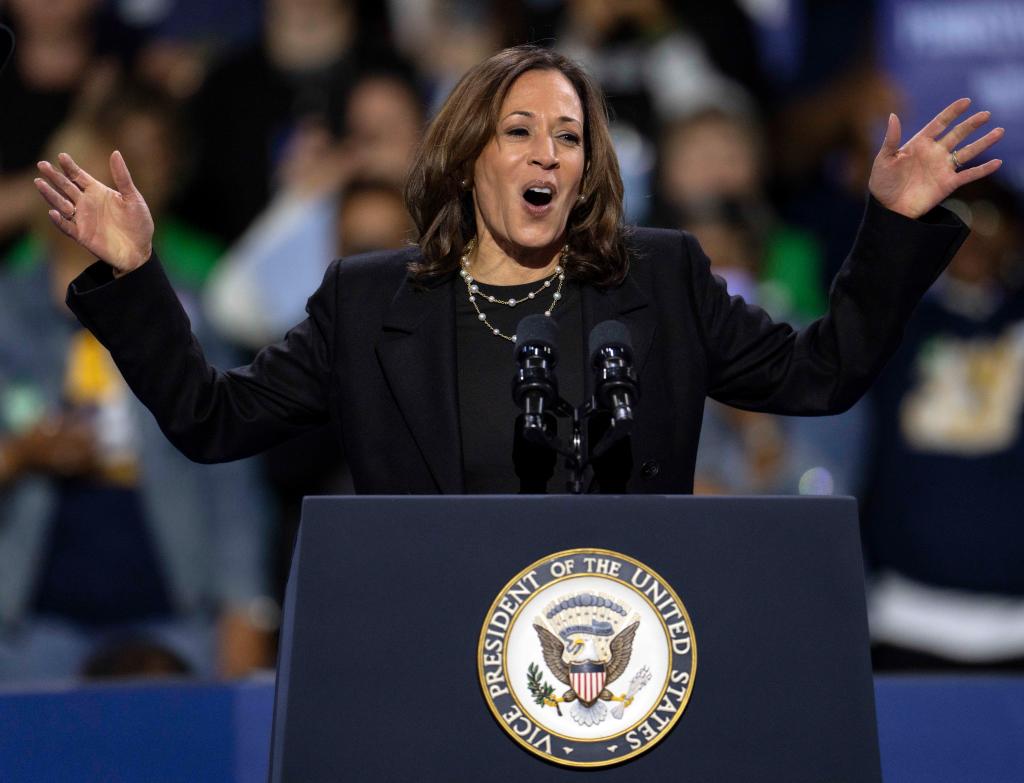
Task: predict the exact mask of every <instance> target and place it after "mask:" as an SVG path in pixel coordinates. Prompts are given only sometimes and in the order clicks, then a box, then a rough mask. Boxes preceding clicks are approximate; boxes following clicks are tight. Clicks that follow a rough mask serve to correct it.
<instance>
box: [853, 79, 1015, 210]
mask: <svg viewBox="0 0 1024 783" xmlns="http://www.w3.org/2000/svg"><path fill="white" fill-rule="evenodd" d="M970 105H971V99H970V98H961V99H960V100H958V101H953V103H951V104H949V106H947V107H946V108H945V109H943V110H942V111H941V112H939V114H938V115H937V116H936V117H935V119H933V120H932V121H931V122H929V123H928V124H927V125H925V126H924V127H923V128H922V129H921V130H920V131H918V132H917V134H916V135H915V136H913V137H912V138H911V139H910V140H909V141H908V142H907V143H906V144H904V145H903V146H902V147H901V146H900V121H899V118H898V117H897V116H896V115H895V114H890V115H889V127H888V128H887V129H886V131H885V141H883V142H882V149H881V150H879V152H878V155H877V156H876V157H875V162H874V164H873V165H872V166H871V177H870V178H869V180H868V190H870V191H871V195H872V196H874V197H875V198H876V199H878V201H879V202H880V203H881V204H882V205H883V206H884V207H886V208H888V209H891V210H892V211H893V212H899V213H900V214H901V215H906V216H907V217H910V218H919V217H921V215H923V214H925V213H926V212H928V211H929V210H931V209H932V208H934V207H935V206H937V205H938V204H940V203H941V202H942V201H943V200H944V199H945V198H946V197H948V196H949V194H950V193H952V192H953V191H954V190H956V189H957V188H958V187H960V186H961V185H966V184H967V183H968V182H973V181H974V180H976V179H981V178H982V177H985V176H988V175H989V174H991V173H992V172H993V171H995V170H996V169H998V168H999V167H1000V166H1001V165H1002V163H1003V162H1002V161H1001V160H998V159H995V160H990V161H988V162H986V163H983V164H981V165H980V166H974V167H973V168H958V166H957V162H959V165H960V166H961V167H962V166H966V165H967V163H968V162H969V161H971V160H973V159H974V158H976V157H977V156H978V155H980V154H981V153H982V152H984V151H985V150H987V149H988V148H989V147H991V146H992V145H993V144H995V143H996V142H997V141H999V139H1001V138H1002V137H1003V129H1002V128H995V129H993V130H991V131H989V132H988V133H986V134H985V135H984V136H982V137H981V138H980V139H978V140H977V141H975V142H972V143H971V144H967V145H965V146H963V147H960V148H959V149H957V145H958V144H959V143H960V142H962V141H963V140H964V139H966V138H967V137H968V136H969V135H971V133H973V132H974V131H975V130H977V129H978V128H980V127H981V126H982V125H984V124H985V123H986V122H988V120H989V117H990V114H989V112H987V111H980V112H978V113H977V114H974V115H972V116H970V117H968V118H967V119H966V120H964V121H963V122H961V123H959V124H958V125H956V127H954V128H953V129H952V130H951V131H950V132H949V133H947V134H946V135H945V136H942V133H943V132H944V131H945V130H946V128H947V127H949V124H950V123H951V122H953V120H955V119H956V118H957V117H959V116H960V115H961V114H963V113H964V112H965V111H967V107H968V106H970ZM940 136H942V137H941V138H939V137H940ZM954 151H955V152H956V157H955V158H954V155H953V153H954Z"/></svg>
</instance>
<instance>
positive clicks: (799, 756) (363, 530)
mask: <svg viewBox="0 0 1024 783" xmlns="http://www.w3.org/2000/svg"><path fill="white" fill-rule="evenodd" d="M578 548H585V549H589V548H592V549H603V550H611V551H614V552H618V553H622V554H624V555H626V556H628V557H630V558H635V559H636V560H637V561H640V562H642V563H644V564H647V565H648V566H649V567H650V568H651V569H653V570H655V571H657V573H658V574H659V575H660V576H661V577H663V578H664V580H665V582H667V583H669V584H670V585H671V586H672V587H673V588H674V590H675V591H676V592H677V593H678V596H679V598H680V599H681V600H682V602H683V603H684V604H685V607H686V610H687V611H688V614H689V618H690V620H691V623H692V631H693V638H694V640H695V644H696V649H697V664H696V672H695V676H694V679H693V682H692V687H691V689H690V698H689V702H688V703H687V705H686V708H685V711H684V712H683V713H682V715H681V717H679V719H678V721H677V722H676V723H675V725H674V726H673V727H672V728H671V729H670V730H669V731H668V732H667V734H666V735H665V736H664V738H663V739H662V741H660V742H659V743H658V744H657V745H656V746H655V747H652V748H651V749H650V750H649V751H647V752H644V753H642V754H641V755H638V756H636V757H635V758H631V759H630V760H627V761H624V762H622V763H621V764H616V765H613V766H605V767H599V768H594V769H587V770H580V769H574V768H570V767H564V766H559V765H557V764H554V763H551V762H548V761H545V760H544V759H542V758H539V757H537V756H536V755H534V754H532V753H530V752H528V751H527V750H525V749H524V748H523V747H521V746H520V745H519V744H517V743H516V742H514V741H513V740H512V739H511V738H510V736H509V734H508V733H507V732H506V730H505V729H504V728H503V727H502V726H501V725H499V720H498V719H497V718H496V717H495V715H494V714H492V712H491V710H490V709H489V707H488V704H487V701H486V700H485V698H484V694H483V691H482V689H481V684H480V680H479V678H478V673H477V651H478V642H479V640H480V636H481V629H482V627H483V625H484V622H485V619H486V617H487V615H488V611H489V608H490V607H491V606H492V602H494V601H495V599H496V597H497V596H498V595H499V593H500V592H501V591H502V589H503V586H504V585H506V583H507V582H508V581H509V579H510V578H512V577H513V576H515V575H516V574H517V573H519V572H521V571H522V569H523V568H524V567H526V566H527V565H529V564H530V563H533V562H534V561H538V560H540V559H542V558H544V557H546V556H547V555H549V554H551V553H553V552H559V551H563V550H573V549H578ZM281 645H282V646H281V655H280V661H279V668H278V681H277V694H276V700H275V709H274V730H273V741H272V751H271V780H273V781H297V780H301V781H304V782H305V783H316V782H317V781H344V780H352V781H401V780H416V781H455V780H478V779H479V780H484V779H486V780H488V781H521V780H530V781H555V780H558V781H563V780H570V779H578V777H579V776H580V775H585V776H594V777H598V778H601V779H608V780H616V781H645V783H647V782H649V781H652V780H657V781H661V780H672V781H700V782H701V783H704V782H705V781H706V782H709V783H710V782H712V781H713V782H714V783H728V782H729V781H744V782H747V781H752V780H757V781H780V783H782V782H783V781H784V782H785V783H801V781H807V782H808V783H811V782H812V781H813V782H814V783H821V782H822V781H851V782H852V781H857V782H859V781H880V779H881V778H880V771H879V770H880V762H879V753H878V739H877V731H876V726H875V708H874V696H873V690H872V679H871V668H870V658H869V653H868V638H867V622H866V612H865V603H864V585H863V571H862V562H861V549H860V539H859V536H858V529H857V519H856V507H855V503H854V501H853V500H852V499H844V498H838V499H837V498H693V497H684V496H673V497H651V496H584V497H570V496H508V497H472V496H471V497H430V498H424V497H397V498H392V497H350V498H310V499H307V501H306V503H305V506H304V510H303V521H302V527H301V530H300V533H299V537H298V540H297V543H296V547H295V552H294V556H293V561H292V571H291V576H290V580H289V584H288V591H287V596H286V601H285V618H284V626H283V630H282V639H281Z"/></svg>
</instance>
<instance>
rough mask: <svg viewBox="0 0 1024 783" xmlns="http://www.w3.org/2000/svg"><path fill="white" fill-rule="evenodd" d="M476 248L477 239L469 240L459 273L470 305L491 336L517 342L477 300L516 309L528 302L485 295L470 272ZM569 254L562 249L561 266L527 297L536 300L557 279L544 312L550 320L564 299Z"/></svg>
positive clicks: (566, 247) (565, 247) (567, 250)
mask: <svg viewBox="0 0 1024 783" xmlns="http://www.w3.org/2000/svg"><path fill="white" fill-rule="evenodd" d="M475 247H476V237H473V238H472V239H471V240H469V244H467V245H466V249H465V250H463V251H462V259H461V263H462V269H461V270H460V271H459V275H460V276H461V277H462V279H463V280H464V281H465V282H466V294H467V295H468V296H469V303H470V304H471V305H473V309H474V310H476V317H477V318H478V319H479V320H480V321H481V322H482V323H483V325H484V326H485V327H487V328H488V329H490V330H491V334H493V335H495V336H497V337H500V338H502V339H503V340H508V341H509V342H511V343H514V342H515V341H516V336H515V335H514V334H512V335H509V334H505V333H503V332H502V331H501V330H500V329H498V327H496V326H495V325H494V324H492V323H491V322H490V321H489V320H488V318H487V314H486V313H484V312H483V311H482V310H481V309H480V305H479V304H477V299H478V298H479V297H482V298H484V299H486V300H487V301H488V302H490V303H492V304H500V305H504V306H505V307H515V306H516V305H517V304H521V303H522V302H524V301H526V300H525V299H511V298H510V299H499V298H498V297H496V296H492V295H490V294H485V293H483V292H481V291H480V286H478V285H477V283H476V281H475V280H474V279H473V275H471V274H470V272H469V254H470V253H472V252H473V249H474V248H475ZM568 252H569V246H568V245H565V246H564V247H563V248H562V252H561V256H560V258H559V264H558V265H557V266H556V267H555V271H554V272H552V273H551V276H550V277H549V278H547V279H546V280H545V281H544V282H543V283H541V285H540V286H539V287H538V288H537V290H536V291H531V292H530V293H528V294H527V295H526V299H536V298H537V295H538V294H540V293H543V291H544V289H545V288H551V284H552V283H554V282H555V280H556V278H557V281H558V285H557V286H555V291H554V293H553V294H551V306H550V307H548V308H547V309H546V310H545V311H544V315H546V316H548V317H549V318H550V317H551V311H552V310H554V309H555V305H557V304H558V302H559V300H560V299H561V298H562V285H563V284H564V283H565V267H564V264H565V256H566V254H567V253H568Z"/></svg>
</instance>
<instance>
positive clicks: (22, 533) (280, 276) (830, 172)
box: [0, 0, 1024, 684]
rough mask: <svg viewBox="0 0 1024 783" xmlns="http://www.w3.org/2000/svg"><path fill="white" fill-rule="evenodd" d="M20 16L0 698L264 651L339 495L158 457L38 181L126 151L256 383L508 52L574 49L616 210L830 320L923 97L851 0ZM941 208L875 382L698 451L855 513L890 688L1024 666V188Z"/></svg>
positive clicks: (12, 117)
mask: <svg viewBox="0 0 1024 783" xmlns="http://www.w3.org/2000/svg"><path fill="white" fill-rule="evenodd" d="M0 21H2V22H3V23H5V24H7V25H8V26H9V27H11V28H12V29H13V30H14V31H15V32H16V34H17V37H18V46H17V50H16V52H15V55H14V58H13V60H12V61H11V63H10V65H9V66H8V68H7V70H6V71H5V72H4V73H3V75H2V76H0V113H2V114H0V116H2V117H3V122H2V123H0V259H2V260H0V684H3V683H4V682H12V681H27V680H38V679H45V678H59V677H72V676H79V675H84V676H138V675H147V674H159V673H164V674H194V675H198V676H204V677H212V676H222V677H232V676H239V675H243V674H245V673H247V672H249V671H251V670H253V669H255V668H260V667H266V666H272V665H273V661H274V645H275V630H276V627H277V622H278V619H279V604H280V599H281V593H282V590H283V580H284V574H285V572H286V569H287V560H288V557H289V552H290V546H291V542H292V540H293V536H294V534H295V529H296V525H297V520H298V514H299V507H300V503H301V498H302V497H303V496H304V495H307V494H319V493H345V492H349V491H351V482H350V479H349V477H348V474H347V471H346V468H345V458H344V454H343V453H342V452H341V451H340V449H339V447H338V446H337V445H336V443H335V441H334V440H333V438H332V437H331V435H330V434H329V433H327V432H313V433H310V434H309V435H308V436H305V437H303V438H300V439H299V440H297V441H294V442H291V443H288V444H285V445H283V446H281V447H279V448H278V449H276V450H274V451H273V452H271V453H269V454H267V455H265V456H264V457H261V458H258V459H254V460H248V461H245V462H241V463H234V464H231V465H223V466H216V467H207V466H199V465H194V464H192V463H189V462H188V461H187V460H185V459H184V458H183V457H181V456H180V455H178V454H177V453H176V452H175V451H174V450H173V449H172V448H171V447H170V446H169V445H168V444H167V443H166V441H165V440H164V439H163V437H162V435H161V434H160V432H159V431H158V430H157V428H156V426H155V424H154V423H153V421H152V420H151V418H150V417H149V416H148V414H147V413H146V412H145V411H144V410H143V409H141V407H140V406H139V405H138V403H137V402H136V401H135V400H134V398H133V397H132V396H131V394H130V392H129V391H128V390H127V389H126V387H125V385H124V383H123V381H122V380H121V379H120V377H119V375H118V373H117V371H116V369H115V368H114V367H113V366H112V362H111V360H110V358H109V356H108V355H107V354H106V353H105V351H104V350H103V348H102V347H101V346H100V345H99V344H98V343H97V342H96V341H95V340H94V339H93V338H92V337H91V336H90V335H89V334H88V333H87V332H85V331H84V330H83V329H82V328H81V327H80V326H79V325H78V324H77V322H75V321H74V320H73V319H72V317H71V316H70V313H69V312H68V311H67V310H66V308H65V307H64V305H63V298H64V290H65V289H66V286H67V284H68V282H69V281H70V280H71V279H73V278H74V277H75V276H76V275H77V274H78V273H79V272H81V271H82V270H83V269H84V268H85V267H86V266H87V265H89V264H90V263H91V262H92V260H93V259H91V258H89V257H88V256H87V254H84V253H83V251H82V250H81V248H79V247H78V246H77V245H75V244H74V243H73V242H70V241H69V240H67V239H66V238H64V237H63V236H62V235H61V234H59V233H58V232H56V231H55V230H53V229H52V227H51V226H50V224H49V221H48V220H47V216H46V210H45V208H44V206H43V204H42V202H41V201H40V200H39V198H38V195H37V194H36V193H35V192H34V188H33V185H32V179H33V177H34V176H35V168H34V164H35V162H36V161H37V160H39V159H41V158H48V159H50V160H53V159H55V156H56V153H57V152H58V151H67V152H69V153H71V154H72V155H73V157H74V158H75V159H76V161H77V162H78V163H79V164H80V165H82V166H83V167H84V168H86V169H87V170H88V171H90V172H92V173H93V174H94V175H96V176H97V177H98V178H100V179H104V180H107V181H109V172H108V168H107V158H108V156H109V154H110V152H111V150H113V149H119V150H121V152H122V153H123V155H124V157H125V159H126V161H127V163H128V165H129V167H130V168H131V170H132V173H133V176H134V179H135V182H136V184H137V185H138V187H139V189H140V190H141V192H142V193H143V194H144V196H145V198H146V200H147V202H148V204H149V207H150V209H151V210H152V212H153V214H154V217H155V220H156V226H157V233H156V236H155V240H154V245H155V248H156V250H157V252H158V254H159V256H160V258H161V260H162V261H163V263H164V265H165V266H166V268H167V270H168V273H169V275H170V276H171V278H172V280H173V282H174V283H175V284H176V286H177V287H178V289H179V291H180V295H181V298H182V301H183V303H184V304H185V307H186V309H187V311H188V312H189V315H190V317H191V318H192V321H193V325H194V327H195V329H196V331H197V333H198V334H199V335H200V338H201V342H202V344H203V346H204V348H205V349H206V351H207V353H208V355H210V356H211V357H212V358H214V360H215V362H216V363H219V364H220V365H234V364H239V363H243V362H244V361H246V359H247V357H250V356H251V355H252V354H253V353H254V352H255V351H256V350H257V349H258V348H259V347H261V346H262V345H265V344H266V343H268V342H271V341H273V340H276V339H279V338H280V337H281V336H283V334H284V333H285V331H286V330H287V329H288V327H289V326H291V325H293V324H294V323H296V322H298V321H299V320H301V319H302V317H303V315H304V306H305V301H306V297H307V296H308V295H309V294H310V293H311V292H312V291H313V290H314V289H315V288H316V286H317V285H318V283H319V281H320V279H321V277H322V275H323V272H324V270H325V269H326V267H327V264H328V263H329V262H330V261H331V260H332V259H333V258H335V257H339V256H348V255H352V254H355V253H360V252H363V251H366V250H371V249H381V248H395V247H400V246H402V245H404V244H406V243H408V242H409V241H411V240H413V239H415V237H414V236H413V233H412V225H411V221H410V218H409V216H408V214H407V213H406V211H405V206H404V201H403V196H402V188H403V182H404V178H405V174H406V171H407V168H408V166H409V163H410V159H411V156H412V154H413V152H414V150H415V148H416V145H417V143H418V141H419V138H420V135H421V132H422V130H423V128H424V126H425V123H426V122H427V121H428V120H429V118H430V117H431V115H432V113H433V112H434V111H435V110H436V109H437V107H438V106H439V105H440V103H441V101H443V99H444V97H445V96H446V94H447V93H448V91H449V90H450V88H451V87H452V86H453V85H454V83H455V82H456V81H457V79H458V78H459V77H460V76H461V74H462V73H464V72H465V70H466V69H467V68H468V67H470V66H471V65H473V64H475V63H476V62H478V61H480V60H481V59H483V58H485V57H486V56H488V55H489V54H491V53H493V52H494V51H496V50H498V49H500V48H502V47H504V46H507V45H512V44H518V43H524V42H538V43H541V44H543V45H548V46H553V47H556V48H558V49H559V50H561V51H563V52H565V53H566V54H568V55H570V56H572V57H574V58H576V59H578V60H579V61H581V62H582V63H583V64H584V65H585V66H586V67H587V69H588V70H589V72H590V73H591V74H592V75H593V76H594V77H596V79H597V80H598V81H599V82H600V83H601V85H602V86H603V87H604V89H605V91H606V93H607V96H608V99H609V104H610V107H611V111H612V114H613V124H612V128H613V136H614V141H615V145H616V149H617V152H618V155H619V158H620V162H621V164H622V169H623V175H624V182H625V186H626V210H627V219H628V221H629V222H631V223H636V224H643V225H657V226H664V227H670V228H679V229H685V230H687V231H690V232H692V233H693V234H695V235H696V237H697V238H698V239H699V241H700V243H701V245H702V246H703V248H704V250H705V251H706V252H707V254H708V255H709V256H710V258H711V259H712V264H713V271H715V272H716V273H717V274H719V275H720V276H722V277H723V278H725V279H726V280H727V281H728V284H729V288H730V290H731V292H733V293H734V294H738V295H741V296H743V297H744V299H746V300H747V301H748V302H751V303H755V304H758V305H760V306H762V307H764V308H765V309H767V310H768V311H769V312H770V313H771V314H772V315H773V316H774V317H776V318H778V319H783V320H788V321H790V322H792V323H794V324H798V325H799V324H806V323H808V322H810V321H811V320H813V319H814V318H815V317H817V316H818V315H820V314H821V313H823V312H824V310H825V308H826V307H827V300H828V291H829V284H830V281H831V279H832V276H833V275H834V274H835V272H836V270H837V269H838V268H839V266H840V265H841V263H842V261H843V258H844V256H845V254H846V252H847V250H848V249H849V247H850V245H851V244H852V241H853V238H854V236H855V233H856V230H857V226H858V223H859V219H860V215H861V212H862V210H863V206H864V202H865V197H866V182H867V175H868V171H869V169H870V166H871V162H872V160H873V158H874V155H875V153H876V151H877V148H878V146H879V144H880V142H881V138H882V133H883V130H884V122H885V119H886V117H887V116H888V114H889V112H891V111H896V112H899V111H900V110H901V106H902V105H903V103H904V99H905V96H903V95H902V94H901V90H900V86H899V85H898V84H896V83H894V81H893V80H892V79H891V78H890V77H889V76H888V75H887V74H886V73H885V72H883V71H882V70H881V68H880V67H879V65H878V64H877V63H878V57H877V52H876V51H875V45H874V41H875V39H876V30H875V25H876V21H875V13H873V9H872V4H871V3H865V2H855V1H854V0H832V1H831V2H823V1H817V0H804V1H803V2H785V0H779V1H777V2H768V1H759V0H721V1H720V2H714V3H707V2H687V1H684V0H622V2H611V1H610V0H474V1H473V2H470V0H383V1H382V2H369V1H368V0H363V1H361V2H360V1H358V0H47V1H46V2H40V1H39V0H7V2H5V3H0ZM956 97H959V96H956V95H951V96H949V98H950V100H952V99H954V98H956ZM940 108H942V107H941V106H937V107H935V110H936V111H938V109H940ZM948 206H949V207H950V208H951V209H953V210H954V211H956V212H957V213H958V214H959V215H960V216H961V218H963V219H964V220H965V221H966V222H967V223H968V224H970V226H971V228H972V234H971V237H970V239H969V240H968V241H967V243H966V244H965V245H964V247H963V249H962V250H961V252H960V253H959V254H958V255H957V257H956V258H955V259H954V261H953V263H952V265H951V266H950V268H949V270H948V271H947V272H946V273H945V274H944V275H943V277H942V278H941V279H940V280H939V281H938V282H937V283H936V285H935V286H934V287H933V289H932V290H931V291H930V292H929V293H928V295H927V297H926V299H925V301H924V302H923V303H922V305H921V306H920V307H919V308H918V310H917V312H916V313H915V315H914V317H913V319H912V321H911V323H910V324H909V326H908V329H907V333H906V336H905V339H904V342H903V344H902V346H901V348H900V350H899V353H898V354H897V356H896V357H895V358H894V359H893V360H892V361H891V362H890V363H889V365H888V366H887V368H886V369H885V371H884V374H883V376H882V377H881V378H880V380H879V381H878V383H877V384H876V386H875V387H874V389H873V390H872V392H871V394H870V395H869V397H868V398H866V399H865V400H864V401H862V402H861V403H858V404H857V405H856V406H855V407H854V408H853V409H851V410H850V411H849V412H847V413H845V414H843V415H841V416H835V417H827V418H817V419H796V418H784V417H777V416H768V415H762V414H755V413H750V412H745V411H741V410H735V409H731V408H727V407H724V406H721V405H718V404H717V403H715V402H714V401H710V400H709V402H708V406H707V410H706V414H705V421H704V431H703V434H702V439H701V447H700V454H699V460H698V472H697V477H696V486H697V491H698V492H702V493H709V494H797V493H799V494H851V495H855V496H857V497H858V498H859V499H860V500H861V512H862V525H863V532H864V551H865V558H866V562H867V565H868V568H869V571H870V574H869V585H870V591H869V614H870V620H871V624H872V633H873V636H874V640H875V648H874V652H875V656H876V664H877V666H878V667H879V668H880V669H886V670H889V669H906V668H912V669H920V668H930V667H939V668H951V667H959V668H971V667H983V668H994V667H1010V668H1020V667H1021V666H1022V664H1024V527H1022V525H1021V517H1020V516H1018V515H1019V514H1020V510H1019V508H1020V506H1021V505H1022V501H1024V488H1022V482H1021V480H1020V479H1021V476H1024V434H1022V432H1021V424H1022V418H1024V417H1022V402H1024V292H1022V285H1024V262H1022V258H1021V251H1022V249H1024V241H1022V240H1024V237H1022V235H1021V231H1022V225H1021V224H1022V212H1021V203H1020V200H1019V197H1018V194H1016V193H1014V192H1013V191H1012V190H1011V189H1010V188H1008V187H1006V186H1005V185H1002V184H1000V183H999V182H997V181H992V182H990V181H988V180H983V181H981V182H978V183H974V184H973V185H971V186H969V187H967V188H965V189H963V190H962V191H961V192H959V193H957V194H955V198H954V199H953V200H951V202H950V203H949V205H948ZM139 328H140V329H144V328H145V324H140V325H139ZM509 426H511V423H510V424H509ZM769 554H770V553H769Z"/></svg>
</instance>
